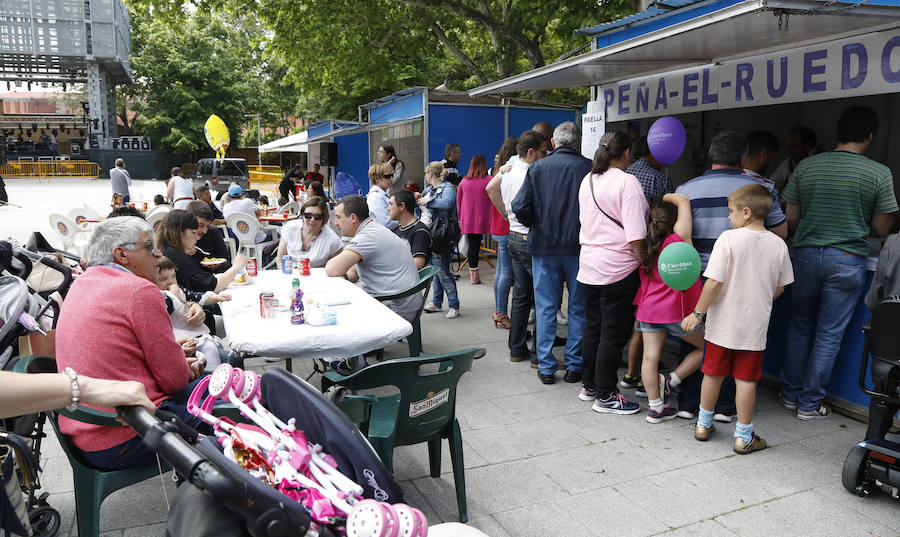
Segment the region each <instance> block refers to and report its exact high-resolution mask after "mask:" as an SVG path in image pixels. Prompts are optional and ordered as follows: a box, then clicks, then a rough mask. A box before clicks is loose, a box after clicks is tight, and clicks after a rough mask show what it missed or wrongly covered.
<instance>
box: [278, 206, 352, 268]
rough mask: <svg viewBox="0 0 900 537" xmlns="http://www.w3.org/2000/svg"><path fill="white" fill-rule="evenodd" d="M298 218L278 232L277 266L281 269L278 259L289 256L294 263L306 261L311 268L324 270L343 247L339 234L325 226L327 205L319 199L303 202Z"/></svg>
mask: <svg viewBox="0 0 900 537" xmlns="http://www.w3.org/2000/svg"><path fill="white" fill-rule="evenodd" d="M300 215H301V218H298V219H297V220H292V221H290V222H288V223H286V224H285V225H284V227H283V228H282V230H281V242H279V243H278V257H277V258H276V263H278V268H281V258H282V257H284V256H285V255H289V256H291V257H293V258H294V259H299V258H301V257H308V258H309V266H310V267H324V266H325V263H326V262H328V260H329V259H331V258H332V257H334V256H335V255H337V254H338V253H339V252H340V251H341V250H342V249H343V247H344V243H343V242H341V238H340V237H338V234H337V233H335V232H334V230H333V229H331V227H330V226H326V225H325V224H326V222H327V221H328V204H327V203H326V202H325V200H324V199H322V198H320V197H319V196H313V197H311V198H309V199H308V200H306V202H305V203H304V204H303V205H302V206H301V207H300Z"/></svg>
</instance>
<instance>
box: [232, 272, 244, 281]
mask: <svg viewBox="0 0 900 537" xmlns="http://www.w3.org/2000/svg"><path fill="white" fill-rule="evenodd" d="M232 283H247V275H246V274H238V275H237V277H236V278H235V279H234V280H233V281H232Z"/></svg>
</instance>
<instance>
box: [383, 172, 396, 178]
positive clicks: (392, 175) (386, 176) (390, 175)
mask: <svg viewBox="0 0 900 537" xmlns="http://www.w3.org/2000/svg"><path fill="white" fill-rule="evenodd" d="M393 177H394V174H392V173H386V174H384V175H382V176H381V178H382V179H391V178H393Z"/></svg>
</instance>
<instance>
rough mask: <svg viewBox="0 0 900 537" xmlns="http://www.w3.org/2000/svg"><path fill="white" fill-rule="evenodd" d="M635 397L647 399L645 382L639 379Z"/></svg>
mask: <svg viewBox="0 0 900 537" xmlns="http://www.w3.org/2000/svg"><path fill="white" fill-rule="evenodd" d="M634 396H635V397H643V398H644V399H646V398H647V389H646V388H644V381H643V380H640V379H638V383H637V387H636V388H635V389H634Z"/></svg>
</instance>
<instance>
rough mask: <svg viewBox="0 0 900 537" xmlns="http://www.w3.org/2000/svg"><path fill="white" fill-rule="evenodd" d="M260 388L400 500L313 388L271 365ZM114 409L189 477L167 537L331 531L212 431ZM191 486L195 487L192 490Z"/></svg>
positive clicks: (367, 489) (350, 428)
mask: <svg viewBox="0 0 900 537" xmlns="http://www.w3.org/2000/svg"><path fill="white" fill-rule="evenodd" d="M40 360H45V361H46V360H49V359H42V358H38V359H35V360H33V361H32V364H34V365H35V367H47V364H44V365H43V366H41V365H40V364H38V362H39V361H40ZM29 368H31V364H29ZM260 390H261V391H260V395H261V401H262V404H263V405H264V406H265V407H266V408H268V409H269V410H270V411H271V412H272V413H273V414H275V415H276V416H279V417H280V418H281V419H284V420H288V419H290V418H294V420H295V425H296V428H297V429H298V430H302V431H304V432H305V434H306V437H307V438H308V439H309V441H310V442H316V443H318V444H319V445H320V446H321V447H322V450H323V451H324V452H326V453H328V454H329V455H331V456H332V457H333V458H334V460H335V462H336V464H337V469H338V470H339V471H340V472H341V473H342V474H343V475H344V476H346V477H348V478H350V479H351V480H352V481H355V482H356V483H357V484H358V485H360V486H361V487H362V490H363V492H362V496H363V497H365V498H371V499H375V500H378V501H380V502H387V503H392V504H397V503H400V502H402V501H403V491H402V489H401V488H400V485H399V484H398V483H397V482H396V480H395V479H394V477H393V475H392V474H391V472H390V471H389V470H388V469H387V468H386V467H385V466H384V464H383V463H382V462H381V460H380V459H379V458H378V455H377V454H376V453H375V451H374V450H373V449H372V447H371V445H370V444H369V443H368V441H367V440H366V439H365V438H364V437H363V436H362V434H361V433H360V432H359V431H358V430H357V428H356V427H355V426H354V425H353V423H351V422H350V420H349V419H348V418H347V417H346V416H345V415H344V414H343V413H342V412H341V411H340V410H339V409H338V408H337V407H336V406H334V404H333V403H331V402H330V401H328V400H327V399H325V398H324V397H323V396H322V394H321V393H319V392H318V391H317V390H316V389H315V388H313V387H312V386H310V385H309V384H307V383H306V382H304V381H302V380H300V379H298V378H297V377H294V376H293V375H291V374H289V373H287V372H286V371H284V370H283V369H281V368H274V369H271V370H269V371H267V372H266V373H265V374H264V375H263V376H262V379H261V382H260ZM117 410H118V412H119V414H120V415H121V416H122V417H123V419H124V420H125V421H126V422H127V423H128V424H129V425H130V426H131V427H132V428H134V429H135V430H136V431H137V432H138V434H140V435H141V436H142V437H143V439H144V443H145V444H146V445H147V446H148V447H150V448H151V449H152V450H153V451H155V452H156V453H157V454H159V456H160V457H161V458H163V459H164V460H166V461H167V462H168V463H169V464H171V466H172V467H173V469H174V470H175V471H176V473H178V474H179V475H180V476H183V479H185V480H186V481H187V482H188V483H190V485H188V484H185V485H182V487H181V489H180V490H179V496H178V497H177V499H176V501H175V502H174V503H173V506H172V511H171V512H170V515H169V527H168V531H167V533H168V534H169V535H171V536H172V537H182V536H184V537H187V536H190V537H204V536H207V535H209V536H212V535H216V536H217V537H220V536H222V535H223V532H224V535H225V536H226V537H227V536H231V535H234V536H241V537H244V536H247V535H249V536H251V537H279V536H285V537H287V536H297V537H299V536H304V535H315V536H318V537H334V536H335V535H336V533H335V532H334V530H333V529H332V528H331V527H330V526H328V525H322V524H315V523H314V522H315V521H314V520H313V518H312V517H311V514H310V513H309V512H308V511H307V509H306V508H305V507H304V506H303V505H302V504H301V503H299V502H297V501H295V500H294V499H291V498H288V497H287V496H285V495H283V494H282V493H281V492H279V491H278V490H276V489H274V488H272V487H270V486H268V485H266V484H264V483H263V482H261V481H258V480H257V479H255V478H253V477H251V475H250V474H248V473H247V471H246V470H244V469H243V468H241V467H240V466H238V465H237V464H236V463H235V462H234V461H232V460H231V459H229V458H228V457H226V456H225V455H224V454H223V453H222V447H221V446H220V445H219V443H217V442H216V440H215V439H214V438H213V437H209V436H208V437H202V436H199V435H198V434H197V433H196V432H193V431H192V430H191V429H190V428H189V427H187V426H186V425H184V424H182V423H177V424H176V423H174V422H172V421H166V422H163V421H160V419H159V418H158V417H156V416H153V415H151V414H150V413H148V412H146V411H145V410H143V409H141V408H119V409H117ZM60 412H61V413H62V414H65V412H66V411H64V410H61V411H60ZM197 489H199V490H200V491H202V494H196V493H192V492H191V491H196V490H197ZM178 500H181V501H178ZM223 521H227V522H228V523H225V522H223ZM234 521H237V522H240V524H235V523H234Z"/></svg>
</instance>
